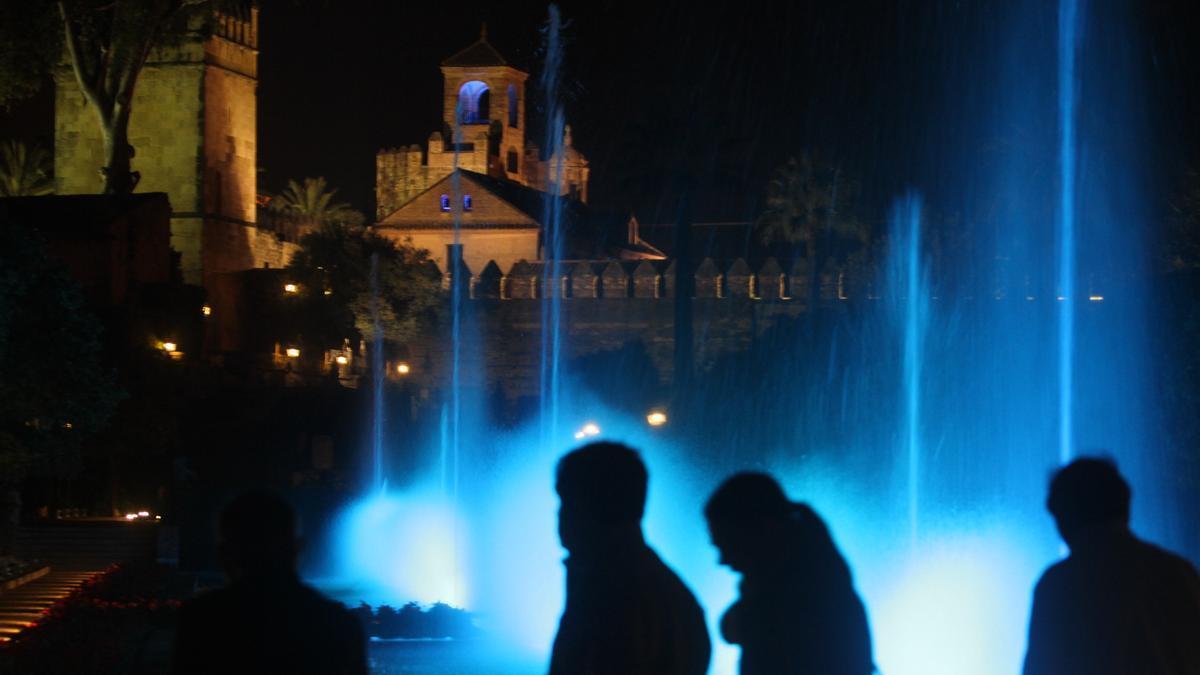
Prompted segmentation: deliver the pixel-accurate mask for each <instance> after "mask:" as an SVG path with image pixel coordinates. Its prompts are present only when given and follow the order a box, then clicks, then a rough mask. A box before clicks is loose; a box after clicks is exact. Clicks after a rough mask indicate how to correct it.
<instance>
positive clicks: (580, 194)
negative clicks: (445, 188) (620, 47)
mask: <svg viewBox="0 0 1200 675" xmlns="http://www.w3.org/2000/svg"><path fill="white" fill-rule="evenodd" d="M441 69H442V78H443V87H442V89H443V94H442V129H441V130H439V131H435V132H433V133H432V134H430V136H429V140H428V143H427V145H426V148H425V150H422V149H421V148H420V146H417V145H410V146H408V147H406V148H390V149H385V150H380V151H379V153H378V154H377V155H376V157H375V203H376V213H375V217H376V219H377V220H379V221H383V220H385V219H386V218H387V217H388V216H390V215H392V214H393V213H394V212H395V211H396V210H397V209H399V208H400V207H401V206H404V205H405V204H406V203H408V202H409V201H410V200H412V199H413V198H415V197H417V196H418V195H420V194H421V193H423V192H425V191H426V190H428V189H430V187H432V186H433V185H434V184H435V183H438V182H439V181H441V180H442V179H444V178H446V177H447V176H449V175H450V174H451V173H452V172H453V171H454V169H455V168H459V169H464V170H466V171H472V172H475V173H479V174H484V175H487V176H491V177H492V178H496V179H500V180H506V181H510V182H513V183H516V184H519V185H523V186H526V187H531V188H536V189H539V190H546V189H547V188H548V187H549V186H550V185H551V181H550V179H551V178H553V177H554V176H553V175H552V174H553V173H554V172H555V171H556V169H557V167H559V166H561V180H560V181H558V183H557V185H558V188H557V192H558V193H559V194H561V195H570V196H572V197H574V198H575V199H578V200H579V201H581V202H584V203H586V202H587V198H588V178H589V171H590V170H589V168H588V162H587V158H585V157H584V156H583V155H582V154H581V153H580V152H579V151H578V150H577V149H575V148H574V147H572V141H571V134H570V129H569V128H568V129H567V130H566V134H565V139H564V142H563V147H562V148H561V149H560V150H559V151H557V152H555V153H554V155H553V156H551V157H542V155H541V150H540V149H539V148H538V146H537V145H535V144H533V143H528V142H526V138H525V132H526V117H525V98H526V93H525V80H526V79H527V78H528V74H527V73H525V72H524V71H522V70H519V69H517V68H515V67H513V66H512V65H510V64H509V63H508V62H507V61H506V60H505V59H504V57H503V56H501V55H500V54H499V52H497V51H496V50H495V48H494V47H492V45H491V44H489V43H488V41H487V34H486V32H485V33H484V34H482V35H481V36H480V38H479V41H478V42H476V43H474V44H472V45H471V46H469V47H467V48H466V49H464V50H462V51H460V52H458V53H457V54H455V55H454V56H451V57H450V58H448V59H446V60H445V61H443V62H442V66H441Z"/></svg>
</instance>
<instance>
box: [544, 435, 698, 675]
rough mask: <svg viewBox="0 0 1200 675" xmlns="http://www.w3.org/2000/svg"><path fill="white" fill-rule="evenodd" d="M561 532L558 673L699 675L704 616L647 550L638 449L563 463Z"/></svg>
mask: <svg viewBox="0 0 1200 675" xmlns="http://www.w3.org/2000/svg"><path fill="white" fill-rule="evenodd" d="M555 488H556V490H557V492H558V495H559V500H560V508H559V513H558V530H559V536H560V538H561V540H562V545H563V548H565V549H566V550H567V552H568V554H569V555H568V558H567V560H566V561H565V563H564V564H565V566H566V570H567V597H566V607H565V608H564V610H563V615H562V619H561V621H560V622H559V629H558V634H557V635H556V636H555V639H554V649H553V653H552V655H551V662H550V673H551V675H610V674H611V675H702V674H703V673H705V672H707V671H708V662H709V656H710V649H711V645H710V642H709V638H708V629H707V627H706V625H705V621H704V612H703V611H702V610H701V609H700V605H699V604H697V602H696V599H695V597H694V596H693V595H692V593H691V591H690V590H688V588H687V586H685V585H684V583H683V581H682V580H680V579H679V577H678V576H677V575H676V574H675V573H674V572H673V571H672V570H671V569H670V568H668V567H667V566H666V565H665V564H664V563H663V562H662V560H660V559H659V557H658V556H657V555H656V554H655V553H654V551H653V550H651V549H650V547H648V546H647V545H646V543H645V541H644V539H643V537H642V529H641V520H642V513H643V510H644V508H645V503H646V488H647V473H646V467H645V465H644V464H643V463H642V461H641V458H640V457H638V454H637V452H636V451H634V450H633V449H631V448H628V447H626V446H623V445H619V444H615V443H593V444H591V445H588V446H585V447H583V448H580V449H578V450H575V451H574V452H571V453H570V454H568V455H567V456H565V457H564V458H563V459H562V461H561V462H559V465H558V471H557V479H556V485H555Z"/></svg>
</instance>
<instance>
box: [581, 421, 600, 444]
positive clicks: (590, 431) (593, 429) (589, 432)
mask: <svg viewBox="0 0 1200 675" xmlns="http://www.w3.org/2000/svg"><path fill="white" fill-rule="evenodd" d="M599 435H600V425H598V424H596V423H595V422H588V423H587V424H584V425H583V426H582V427H580V429H579V431H576V432H575V440H577V441H578V440H583V439H585V438H587V437H589V436H599Z"/></svg>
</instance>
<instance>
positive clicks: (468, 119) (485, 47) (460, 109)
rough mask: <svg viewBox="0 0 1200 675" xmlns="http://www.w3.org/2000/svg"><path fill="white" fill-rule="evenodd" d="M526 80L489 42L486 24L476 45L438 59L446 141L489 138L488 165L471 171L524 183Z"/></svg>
mask: <svg viewBox="0 0 1200 675" xmlns="http://www.w3.org/2000/svg"><path fill="white" fill-rule="evenodd" d="M528 77H529V74H528V73H525V72H523V71H521V70H518V69H516V68H514V67H512V66H510V65H509V64H508V62H507V61H506V60H505V59H504V57H503V56H501V55H500V53H499V52H497V51H496V49H495V48H494V47H492V45H491V44H489V43H488V41H487V27H486V26H484V28H483V29H482V30H481V31H480V35H479V41H478V42H476V43H475V44H472V45H471V46H469V47H467V48H466V49H464V50H462V51H460V52H458V53H457V54H455V55H454V56H451V57H450V58H448V59H446V60H444V61H442V82H443V95H442V124H443V126H444V127H445V129H446V130H447V131H448V132H449V134H450V135H451V138H447V139H446V140H447V141H448V142H451V143H453V142H454V141H455V140H461V141H464V142H471V141H472V140H474V139H477V138H478V137H479V136H480V133H481V132H483V133H486V135H487V167H486V168H484V167H480V168H481V169H484V170H480V169H471V170H474V171H478V172H479V173H486V174H488V175H491V176H494V177H496V178H507V179H508V180H512V181H516V182H519V183H524V179H523V170H522V169H523V166H522V163H523V162H524V160H525V80H526V79H527V78H528ZM456 133H457V134H458V136H457V138H454V135H455V134H456ZM463 168H468V167H463Z"/></svg>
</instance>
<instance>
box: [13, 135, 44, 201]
mask: <svg viewBox="0 0 1200 675" xmlns="http://www.w3.org/2000/svg"><path fill="white" fill-rule="evenodd" d="M50 167H51V160H50V153H49V152H46V149H45V148H41V147H38V146H36V145H35V146H32V147H30V146H27V145H25V144H24V143H22V142H20V141H7V142H5V143H3V144H0V197H38V196H41V195H48V194H51V193H53V192H54V179H52V178H51V177H50Z"/></svg>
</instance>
